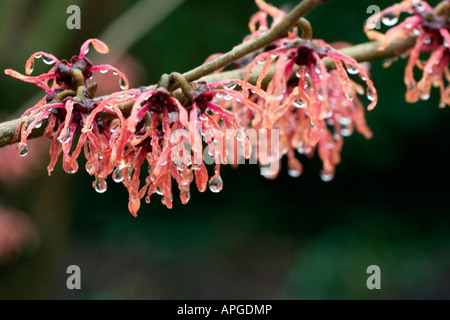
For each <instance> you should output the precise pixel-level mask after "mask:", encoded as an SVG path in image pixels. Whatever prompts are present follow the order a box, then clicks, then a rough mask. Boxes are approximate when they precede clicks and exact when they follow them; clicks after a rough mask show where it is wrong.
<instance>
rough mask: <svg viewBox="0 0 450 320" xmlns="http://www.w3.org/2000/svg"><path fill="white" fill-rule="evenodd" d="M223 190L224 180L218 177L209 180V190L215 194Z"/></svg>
mask: <svg viewBox="0 0 450 320" xmlns="http://www.w3.org/2000/svg"><path fill="white" fill-rule="evenodd" d="M222 188H223V180H222V178H221V177H220V176H217V177H216V178H215V179H214V180H209V190H211V191H212V192H214V193H217V192H220V191H221V190H222Z"/></svg>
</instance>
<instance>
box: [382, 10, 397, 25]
mask: <svg viewBox="0 0 450 320" xmlns="http://www.w3.org/2000/svg"><path fill="white" fill-rule="evenodd" d="M381 22H383V23H384V24H385V25H387V26H388V27H391V26H393V25H394V24H396V23H397V22H398V17H397V16H396V15H395V14H393V13H391V12H388V13H385V14H384V16H383V17H381Z"/></svg>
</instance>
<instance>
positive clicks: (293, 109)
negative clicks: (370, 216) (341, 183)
mask: <svg viewBox="0 0 450 320" xmlns="http://www.w3.org/2000/svg"><path fill="white" fill-rule="evenodd" d="M256 3H257V5H258V6H259V8H260V9H261V11H260V12H258V13H256V14H255V15H254V16H253V17H252V19H251V20H250V31H251V32H252V34H251V35H249V36H247V37H246V38H245V39H244V42H245V41H248V40H250V39H253V38H254V37H255V36H258V35H260V34H261V33H264V32H266V31H267V30H269V29H270V28H273V27H274V26H276V25H277V24H278V23H279V22H280V21H281V20H282V19H283V18H284V17H285V15H286V14H285V13H284V12H283V11H281V10H278V9H277V8H275V7H273V6H271V5H268V4H267V3H265V2H264V1H263V0H258V1H256ZM268 17H271V18H272V23H271V24H270V26H269V23H268ZM324 58H326V59H328V64H327V62H325V59H324ZM246 67H247V70H248V71H247V76H246V77H245V79H244V81H239V80H236V81H235V82H236V83H238V84H240V86H241V87H242V92H243V95H244V101H243V102H242V103H240V102H235V101H231V102H227V101H224V102H223V104H222V105H223V106H226V107H228V108H231V109H232V110H233V112H234V113H236V114H238V115H239V119H240V122H241V124H242V125H243V126H244V127H245V128H246V129H255V130H257V131H261V130H263V132H265V131H264V130H272V131H273V130H274V129H276V130H278V134H279V137H280V143H279V144H270V146H269V149H272V150H269V151H270V152H269V153H270V156H267V154H266V152H258V160H259V162H260V164H261V173H262V174H263V175H264V176H266V177H268V178H274V177H276V176H277V175H278V172H279V170H277V171H273V170H267V166H270V163H271V162H275V161H276V162H279V161H280V160H281V158H282V157H283V156H284V155H286V154H287V157H288V166H289V168H288V172H289V173H290V174H291V175H292V176H299V175H300V174H301V172H302V165H301V163H300V162H299V161H298V160H297V159H296V157H295V151H297V152H298V153H300V154H305V155H307V156H312V155H313V154H314V152H315V150H316V149H317V150H318V154H319V157H320V158H321V160H322V162H323V170H322V172H321V177H322V179H323V180H324V181H329V180H331V179H332V178H333V176H334V171H335V167H336V165H337V164H338V163H339V162H340V151H341V148H342V144H343V137H344V136H349V135H350V134H351V133H352V132H353V130H354V129H356V130H357V131H358V132H360V133H362V134H363V135H364V136H365V137H367V138H370V137H371V135H372V134H371V131H370V129H369V128H368V127H367V125H366V123H365V119H364V107H363V103H362V102H361V100H360V99H359V98H358V94H359V95H363V96H366V97H367V100H368V102H369V105H368V109H369V110H371V109H373V108H374V107H375V105H376V102H377V92H376V89H375V87H374V85H373V83H372V81H371V80H370V77H369V74H368V71H367V69H366V66H365V65H364V64H359V63H358V62H357V61H355V60H354V59H353V58H351V57H348V56H345V55H343V54H341V53H340V52H339V51H337V50H336V49H334V48H333V47H332V46H330V45H328V44H327V43H325V42H324V41H323V40H319V39H304V38H300V37H299V36H298V35H297V28H294V29H293V30H292V31H291V32H290V33H288V35H287V36H286V37H285V38H282V39H279V40H276V41H275V42H273V43H271V44H270V45H269V46H268V47H266V48H265V49H264V51H263V52H261V53H259V54H257V55H256V56H254V57H252V60H251V61H250V62H249V63H248V65H247V66H246ZM330 67H331V68H332V69H333V70H331V71H329V69H330ZM253 74H258V75H259V76H258V77H257V79H254V81H255V82H256V84H255V86H252V85H251V84H250V82H251V77H252V75H253ZM269 75H270V76H269ZM355 75H359V78H360V80H362V81H363V82H365V83H366V85H367V89H364V88H363V87H362V86H361V85H360V84H357V83H356V82H355V81H353V80H352V79H350V76H355ZM254 141H256V145H254V149H263V148H266V147H267V146H260V145H259V142H260V141H261V139H256V140H254ZM274 149H276V150H274ZM270 167H272V166H270ZM276 168H279V166H276Z"/></svg>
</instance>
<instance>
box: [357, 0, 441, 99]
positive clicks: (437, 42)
mask: <svg viewBox="0 0 450 320" xmlns="http://www.w3.org/2000/svg"><path fill="white" fill-rule="evenodd" d="M449 7H450V2H449V1H447V0H445V1H442V2H441V3H440V4H439V5H438V6H437V7H436V8H432V7H431V6H430V5H429V4H428V3H427V2H425V1H419V0H405V1H402V2H400V3H398V4H395V5H393V6H390V7H388V8H386V9H384V10H382V11H381V12H380V13H378V14H375V15H374V16H372V17H371V18H369V19H368V21H367V23H366V25H365V31H366V34H367V36H368V37H369V38H370V39H374V40H382V41H383V42H382V45H381V46H380V48H379V50H383V49H385V48H386V47H387V46H388V45H389V44H390V43H392V41H394V40H395V39H402V38H407V37H416V40H415V44H414V46H413V48H412V49H409V50H407V51H406V52H402V53H401V54H402V56H409V58H408V64H407V66H406V69H405V76H404V81H405V85H406V101H407V102H409V103H414V102H417V101H418V100H419V99H421V100H427V99H428V98H429V97H430V91H431V87H438V88H439V89H440V93H441V100H440V103H439V106H440V107H441V108H443V107H445V106H446V105H450V86H449V85H448V82H449V81H450V73H449V71H448V63H449V60H450V51H449V43H450V33H449V32H450V18H449V14H450V10H449ZM402 13H405V14H408V15H409V16H408V17H407V18H406V19H404V21H402V22H401V23H399V24H398V25H397V26H395V27H392V28H391V29H389V30H388V31H387V32H386V33H385V34H383V33H381V32H379V31H376V30H374V28H375V26H376V25H377V22H379V21H380V20H381V21H382V22H383V23H384V24H385V25H387V26H390V27H391V26H394V25H395V24H397V22H398V21H399V18H400V15H401V14H402ZM422 53H424V54H422ZM421 54H422V55H421ZM424 55H427V56H428V57H427V58H426V59H424ZM415 73H416V75H417V74H418V73H420V74H421V76H420V80H419V81H417V80H416V78H415V76H414V74H415ZM445 82H447V84H445Z"/></svg>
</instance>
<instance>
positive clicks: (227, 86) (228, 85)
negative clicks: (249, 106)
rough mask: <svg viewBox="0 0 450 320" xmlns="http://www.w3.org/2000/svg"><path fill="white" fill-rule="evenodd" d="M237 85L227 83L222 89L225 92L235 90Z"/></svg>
mask: <svg viewBox="0 0 450 320" xmlns="http://www.w3.org/2000/svg"><path fill="white" fill-rule="evenodd" d="M236 86H237V84H236V82H233V81H231V82H228V83H227V84H224V85H223V87H224V89H225V90H234V88H236Z"/></svg>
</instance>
